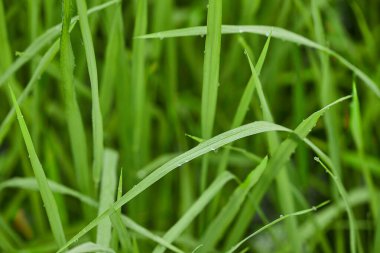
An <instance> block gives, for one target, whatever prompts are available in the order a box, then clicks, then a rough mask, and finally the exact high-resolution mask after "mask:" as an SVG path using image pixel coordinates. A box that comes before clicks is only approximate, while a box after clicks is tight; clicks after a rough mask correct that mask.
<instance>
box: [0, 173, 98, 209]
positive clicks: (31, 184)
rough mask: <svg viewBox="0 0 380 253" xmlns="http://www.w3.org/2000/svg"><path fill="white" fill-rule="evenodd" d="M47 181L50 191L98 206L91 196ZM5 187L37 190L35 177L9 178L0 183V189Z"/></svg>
mask: <svg viewBox="0 0 380 253" xmlns="http://www.w3.org/2000/svg"><path fill="white" fill-rule="evenodd" d="M47 182H48V185H49V188H50V189H51V191H52V192H55V193H59V194H63V195H67V196H71V197H73V198H76V199H78V200H80V201H82V202H83V203H85V204H87V205H89V206H92V207H97V206H98V204H97V202H96V201H95V200H93V199H92V198H90V197H88V196H86V195H84V194H82V193H80V192H77V191H75V190H73V189H71V188H68V187H66V186H64V185H62V184H59V183H56V182H54V181H52V180H49V179H48V180H47ZM5 188H18V189H25V190H34V191H38V190H39V188H38V183H37V181H36V179H35V178H18V177H15V178H11V179H8V180H6V181H4V182H1V183H0V191H1V190H3V189H5Z"/></svg>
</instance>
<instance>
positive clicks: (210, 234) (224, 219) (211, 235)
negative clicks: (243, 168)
mask: <svg viewBox="0 0 380 253" xmlns="http://www.w3.org/2000/svg"><path fill="white" fill-rule="evenodd" d="M267 162H268V157H265V158H264V159H263V160H262V162H261V163H260V164H259V165H258V166H257V167H256V168H255V169H253V170H252V172H251V173H249V175H248V176H247V178H246V179H245V180H244V182H243V183H241V184H240V185H239V186H238V187H237V188H236V189H235V191H234V192H233V193H232V195H231V197H230V198H229V200H228V202H227V204H226V205H225V206H224V207H223V209H222V210H221V211H220V212H219V214H218V215H217V216H216V217H215V219H214V220H213V221H212V222H211V224H210V225H209V226H208V227H207V230H206V232H205V233H204V234H203V236H202V239H201V242H200V243H201V244H203V247H201V248H199V250H198V252H210V251H211V250H212V249H213V248H214V247H215V245H216V244H217V243H218V241H219V240H220V239H221V238H222V237H223V235H224V233H225V232H226V230H227V228H228V227H229V226H230V225H231V223H232V221H233V219H234V218H235V216H236V215H237V214H238V212H239V210H240V208H241V206H242V204H243V202H244V200H245V198H246V197H247V195H248V193H249V192H250V190H251V188H252V187H253V186H254V185H255V184H256V183H257V182H258V181H259V180H260V177H261V175H262V173H263V171H264V170H265V168H266V166H267Z"/></svg>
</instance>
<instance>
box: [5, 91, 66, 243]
mask: <svg viewBox="0 0 380 253" xmlns="http://www.w3.org/2000/svg"><path fill="white" fill-rule="evenodd" d="M9 90H10V94H11V98H12V102H13V106H14V107H15V109H16V114H17V119H18V122H19V125H20V129H21V132H22V136H23V138H24V141H25V145H26V147H27V150H28V153H29V157H30V162H31V164H32V168H33V172H34V175H35V178H36V181H37V184H38V188H39V190H40V193H41V197H42V201H43V203H44V206H45V209H46V213H47V216H48V219H49V223H50V227H51V229H52V232H53V236H54V239H55V241H56V242H57V244H58V246H60V247H62V246H63V245H64V244H65V242H66V238H65V233H64V231H63V227H62V223H61V219H60V217H59V212H58V208H57V204H56V202H55V199H54V196H53V193H52V192H51V190H50V187H49V184H48V181H47V178H46V176H45V172H44V169H43V168H42V165H41V163H40V161H39V159H38V156H37V154H36V152H35V150H34V146H33V142H32V138H31V137H30V134H29V131H28V128H27V126H26V123H25V121H24V117H23V115H22V113H21V110H20V108H19V106H18V104H17V101H16V97H15V95H14V94H13V91H12V90H11V88H10V87H9Z"/></svg>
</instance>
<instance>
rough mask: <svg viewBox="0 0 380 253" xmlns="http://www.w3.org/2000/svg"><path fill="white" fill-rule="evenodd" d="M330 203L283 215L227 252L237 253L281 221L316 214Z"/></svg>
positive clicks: (326, 202)
mask: <svg viewBox="0 0 380 253" xmlns="http://www.w3.org/2000/svg"><path fill="white" fill-rule="evenodd" d="M328 203H329V201H325V202H323V203H321V204H319V205H318V206H313V207H312V208H309V209H305V210H302V211H298V212H295V213H290V214H286V215H281V216H280V218H278V219H276V220H274V221H272V222H271V223H269V224H267V225H265V226H263V227H262V228H260V229H259V230H257V231H256V232H254V233H252V234H250V235H249V236H247V237H245V238H244V239H243V240H241V241H240V242H239V243H237V244H236V245H235V246H233V247H232V248H231V249H230V250H229V251H227V252H228V253H232V252H234V251H236V250H237V249H238V248H239V247H240V246H241V245H243V244H244V243H245V242H246V241H248V240H249V239H251V238H252V237H254V236H256V235H257V234H259V233H261V232H262V231H264V230H266V229H268V228H270V227H272V226H274V225H275V224H276V223H279V222H280V221H283V220H285V219H287V218H289V217H293V216H299V215H304V214H307V213H311V212H315V211H317V210H318V209H319V208H321V207H323V206H325V205H327V204H328Z"/></svg>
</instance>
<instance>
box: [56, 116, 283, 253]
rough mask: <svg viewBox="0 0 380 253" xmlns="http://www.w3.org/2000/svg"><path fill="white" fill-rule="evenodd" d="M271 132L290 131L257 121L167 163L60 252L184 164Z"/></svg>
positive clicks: (124, 196)
mask: <svg viewBox="0 0 380 253" xmlns="http://www.w3.org/2000/svg"><path fill="white" fill-rule="evenodd" d="M269 131H289V130H288V129H287V128H285V127H282V126H280V125H276V124H273V123H269V122H265V121H256V122H253V123H250V124H247V125H244V126H241V127H238V128H235V129H232V130H230V131H227V132H224V133H222V134H219V135H217V136H215V137H213V138H211V139H209V140H206V141H204V142H202V143H200V144H199V145H198V146H196V147H194V148H192V149H191V150H189V151H187V152H185V153H183V154H181V155H179V156H177V157H176V158H174V159H172V160H170V161H169V162H167V163H165V164H164V165H162V166H161V167H159V168H158V169H157V170H155V171H153V172H152V173H151V174H149V175H148V176H147V177H146V178H144V179H143V180H142V181H141V182H140V183H138V184H137V185H135V186H134V187H133V188H132V189H131V190H129V191H128V192H127V193H125V194H124V195H123V197H122V198H121V199H120V200H118V201H117V202H115V203H114V205H113V207H112V208H109V209H108V210H107V211H105V212H104V213H102V214H101V215H99V216H98V217H97V218H95V219H94V220H93V221H92V222H90V223H89V224H88V225H87V226H86V227H85V228H83V229H82V230H81V231H80V232H79V233H78V234H77V235H75V236H74V237H73V238H72V239H71V240H70V241H69V242H68V243H67V244H66V245H65V246H64V247H62V248H61V249H60V250H59V252H62V251H63V250H64V249H66V248H67V247H69V246H70V245H71V244H72V243H74V242H75V241H77V240H78V239H79V238H81V237H82V236H83V235H85V234H86V233H87V232H88V231H90V230H91V229H92V228H94V227H95V226H96V225H98V223H99V221H101V220H102V219H104V218H106V217H108V216H109V215H110V214H112V213H113V212H114V211H115V210H117V209H119V208H121V207H122V206H123V205H125V204H126V203H128V202H129V201H131V200H132V199H133V198H135V197H136V196H137V195H139V194H140V193H142V192H143V191H145V190H146V189H148V188H149V187H150V186H151V185H152V184H154V183H155V182H157V181H158V180H160V179H161V178H162V177H164V176H165V175H167V174H168V173H170V172H171V171H173V170H174V169H176V168H178V167H180V166H182V165H183V164H184V163H187V162H190V161H191V160H193V159H195V158H197V157H200V156H202V155H204V154H206V153H208V152H211V151H214V150H216V149H218V148H220V147H222V146H224V145H226V144H228V143H231V142H233V141H236V140H239V139H242V138H244V137H247V136H251V135H255V134H259V133H264V132H269Z"/></svg>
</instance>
